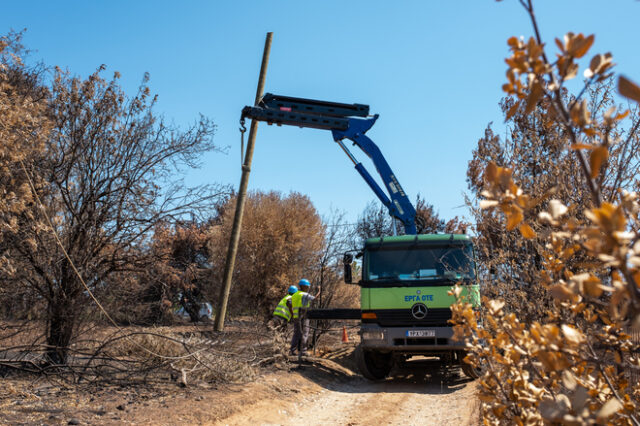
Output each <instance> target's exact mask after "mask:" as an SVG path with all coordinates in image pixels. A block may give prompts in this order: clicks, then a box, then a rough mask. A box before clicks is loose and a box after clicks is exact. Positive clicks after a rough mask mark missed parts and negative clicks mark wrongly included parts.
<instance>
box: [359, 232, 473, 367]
mask: <svg viewBox="0 0 640 426" xmlns="http://www.w3.org/2000/svg"><path fill="white" fill-rule="evenodd" d="M361 269H362V279H361V280H360V282H359V283H358V284H359V285H360V287H361V311H362V314H361V315H362V324H361V330H360V336H361V343H360V346H359V347H358V348H357V352H356V356H357V361H358V365H359V367H360V370H361V372H362V373H363V375H364V376H365V377H367V378H369V379H382V378H384V377H386V376H387V375H388V374H389V371H390V370H391V367H392V365H393V363H394V362H395V361H398V360H405V359H408V358H410V357H412V356H416V355H422V356H438V357H440V358H442V359H445V360H447V361H448V362H450V363H455V364H460V365H461V366H462V368H463V370H464V371H465V373H467V375H469V376H472V377H475V376H477V373H478V372H476V371H474V370H472V369H470V366H468V365H467V364H465V363H462V358H464V342H461V341H456V340H454V339H453V327H452V324H450V323H449V320H450V319H451V309H450V306H451V305H452V304H453V303H455V301H456V300H455V297H454V296H451V295H448V294H447V293H448V292H449V291H450V290H451V288H452V287H453V286H454V285H455V284H456V283H460V284H461V285H462V286H463V292H462V295H463V297H467V298H468V300H469V301H470V302H471V303H472V305H473V306H479V303H480V294H479V288H478V284H477V280H476V264H475V254H474V248H473V244H472V241H471V238H470V237H469V236H467V235H460V234H433V235H403V236H392V237H379V238H370V239H368V240H367V241H366V242H365V245H364V249H363V252H362V268H361Z"/></svg>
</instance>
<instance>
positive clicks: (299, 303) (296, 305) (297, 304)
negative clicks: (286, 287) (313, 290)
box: [291, 290, 311, 319]
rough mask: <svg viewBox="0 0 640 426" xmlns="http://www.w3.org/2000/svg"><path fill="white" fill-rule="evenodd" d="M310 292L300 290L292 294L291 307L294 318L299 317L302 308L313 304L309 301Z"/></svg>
mask: <svg viewBox="0 0 640 426" xmlns="http://www.w3.org/2000/svg"><path fill="white" fill-rule="evenodd" d="M308 295H309V293H307V292H305V291H300V290H298V291H297V292H295V293H294V294H293V296H291V307H292V308H293V318H296V319H297V318H298V317H299V316H300V309H307V308H308V307H309V306H311V302H310V301H309V298H308V297H305V296H308Z"/></svg>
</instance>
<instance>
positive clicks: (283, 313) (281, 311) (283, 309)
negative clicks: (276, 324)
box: [273, 295, 291, 322]
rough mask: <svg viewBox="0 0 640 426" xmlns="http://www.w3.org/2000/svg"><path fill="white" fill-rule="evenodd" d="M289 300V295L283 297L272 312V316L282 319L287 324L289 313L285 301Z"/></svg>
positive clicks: (289, 317)
mask: <svg viewBox="0 0 640 426" xmlns="http://www.w3.org/2000/svg"><path fill="white" fill-rule="evenodd" d="M289 300H291V295H288V296H285V297H283V298H282V300H281V301H280V303H278V306H276V310H275V311H273V316H278V317H281V318H284V319H285V320H287V322H289V321H291V312H290V311H289V307H288V306H287V301H289Z"/></svg>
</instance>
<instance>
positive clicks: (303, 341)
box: [289, 278, 315, 357]
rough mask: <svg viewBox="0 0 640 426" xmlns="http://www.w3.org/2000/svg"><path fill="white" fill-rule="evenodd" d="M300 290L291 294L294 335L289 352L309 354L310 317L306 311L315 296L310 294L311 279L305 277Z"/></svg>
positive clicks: (300, 284) (300, 282) (301, 281)
mask: <svg viewBox="0 0 640 426" xmlns="http://www.w3.org/2000/svg"><path fill="white" fill-rule="evenodd" d="M298 288H299V290H298V291H297V292H296V293H295V294H294V295H293V296H291V304H292V306H293V337H292V338H291V349H290V351H289V353H290V354H291V355H295V353H296V350H298V351H299V352H298V355H299V356H301V357H302V356H305V355H307V340H308V338H309V319H307V318H305V317H306V312H307V309H309V307H311V303H312V302H313V299H315V297H314V296H312V295H311V294H309V289H310V288H311V283H310V282H309V280H307V279H305V278H303V279H301V280H300V281H299V282H298Z"/></svg>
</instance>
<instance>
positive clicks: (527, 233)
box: [518, 223, 536, 240]
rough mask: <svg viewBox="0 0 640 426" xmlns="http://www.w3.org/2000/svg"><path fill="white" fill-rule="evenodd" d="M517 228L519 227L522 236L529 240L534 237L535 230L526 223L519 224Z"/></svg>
mask: <svg viewBox="0 0 640 426" xmlns="http://www.w3.org/2000/svg"><path fill="white" fill-rule="evenodd" d="M518 229H520V233H521V234H522V236H523V237H524V238H526V239H528V240H530V239H531V238H535V236H536V232H535V231H534V230H533V228H532V227H531V226H529V224H527V223H523V224H521V225H520V227H519V228H518Z"/></svg>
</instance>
